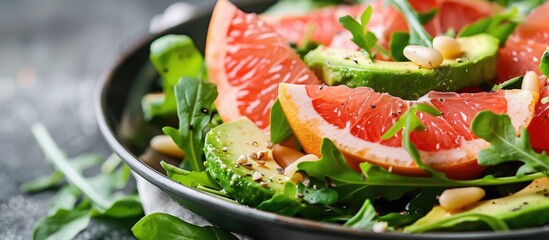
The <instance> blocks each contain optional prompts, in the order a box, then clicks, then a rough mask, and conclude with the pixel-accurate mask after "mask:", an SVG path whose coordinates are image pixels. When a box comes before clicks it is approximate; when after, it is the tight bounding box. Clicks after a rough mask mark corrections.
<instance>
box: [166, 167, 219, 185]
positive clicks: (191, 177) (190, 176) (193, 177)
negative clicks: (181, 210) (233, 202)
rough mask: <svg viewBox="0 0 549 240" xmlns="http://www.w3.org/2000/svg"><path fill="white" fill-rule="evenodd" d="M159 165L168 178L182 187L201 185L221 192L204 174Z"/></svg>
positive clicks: (208, 176)
mask: <svg viewBox="0 0 549 240" xmlns="http://www.w3.org/2000/svg"><path fill="white" fill-rule="evenodd" d="M160 165H161V166H162V168H164V170H166V173H167V174H168V178H170V179H172V180H174V181H176V182H178V183H181V184H183V185H184V186H187V187H190V188H196V187H197V186H199V185H201V186H204V187H208V188H211V189H215V190H218V191H219V190H222V189H221V187H220V186H219V185H218V184H217V183H216V182H215V181H214V180H212V178H211V177H210V175H208V174H207V173H206V172H191V171H187V170H185V169H181V168H178V167H176V166H174V165H171V164H169V163H166V162H164V161H161V162H160Z"/></svg>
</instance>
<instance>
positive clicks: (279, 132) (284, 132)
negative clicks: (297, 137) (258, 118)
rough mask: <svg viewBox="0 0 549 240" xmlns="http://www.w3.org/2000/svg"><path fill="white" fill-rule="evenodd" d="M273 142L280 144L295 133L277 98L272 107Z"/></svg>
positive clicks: (271, 129)
mask: <svg viewBox="0 0 549 240" xmlns="http://www.w3.org/2000/svg"><path fill="white" fill-rule="evenodd" d="M270 131H271V142H272V143H274V144H278V143H280V142H282V141H284V140H286V139H287V138H289V137H290V136H292V134H294V132H293V131H292V128H290V124H288V120H287V119H286V115H284V111H282V106H281V105H280V101H278V99H276V101H275V102H274V104H273V106H272V107H271V126H270Z"/></svg>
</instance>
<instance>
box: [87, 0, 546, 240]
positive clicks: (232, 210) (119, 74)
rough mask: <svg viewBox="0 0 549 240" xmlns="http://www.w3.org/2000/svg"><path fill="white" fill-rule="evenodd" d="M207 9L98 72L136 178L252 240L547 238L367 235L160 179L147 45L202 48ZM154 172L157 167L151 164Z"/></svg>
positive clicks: (121, 151) (106, 118)
mask: <svg viewBox="0 0 549 240" xmlns="http://www.w3.org/2000/svg"><path fill="white" fill-rule="evenodd" d="M236 3H237V5H239V7H241V8H242V9H244V10H245V11H248V12H260V11H263V10H264V9H265V8H266V7H267V6H269V5H270V4H272V3H273V1H270V0H261V1H259V0H256V1H240V2H236ZM212 7H213V6H208V7H204V8H201V9H198V11H197V12H196V14H195V15H194V16H193V17H192V18H191V19H190V20H188V21H186V22H185V23H182V24H180V25H178V26H176V27H174V28H171V29H168V30H167V31H165V32H163V33H160V34H156V35H150V36H147V37H145V38H143V39H141V40H140V41H138V42H137V43H136V44H134V45H133V46H131V47H130V48H128V50H127V51H126V52H124V53H123V54H121V56H120V57H119V58H118V59H117V60H116V61H115V63H114V64H113V65H112V67H111V68H110V69H108V70H107V71H106V73H105V74H104V76H103V78H102V80H101V85H100V88H99V91H98V95H97V96H98V98H97V102H96V111H97V115H98V122H99V126H100V129H101V131H102V133H103V135H104V137H105V138H106V140H107V141H108V143H109V144H110V146H111V148H112V149H113V150H114V151H115V152H116V153H117V154H118V155H119V156H120V157H121V158H122V159H123V160H124V161H125V162H126V164H127V165H128V166H129V167H130V168H131V169H132V170H133V171H134V172H135V173H137V174H139V175H140V176H142V177H143V178H144V179H146V180H147V181H149V182H151V183H152V184H154V185H156V186H157V187H159V188H160V189H162V190H163V191H165V192H166V193H168V194H169V195H170V196H171V197H172V198H173V199H174V200H175V201H177V202H179V203H181V204H182V205H184V206H185V207H187V208H189V209H190V210H192V211H193V212H195V213H197V214H199V215H201V216H203V217H204V218H206V219H208V220H209V221H210V222H212V223H213V224H216V225H218V226H220V227H222V228H225V229H228V230H230V231H234V232H239V233H243V234H246V235H249V236H251V237H253V238H255V239H273V240H274V239H301V240H308V239H311V240H324V239H326V240H329V239H549V229H545V228H532V229H522V230H515V231H510V232H496V233H494V232H462V233H431V234H422V235H409V234H408V235H404V234H400V233H373V232H366V231H359V230H354V229H349V228H344V227H341V226H339V225H335V224H327V223H319V222H314V221H310V220H304V219H299V218H291V217H285V216H280V215H277V214H273V213H268V212H263V211H259V210H256V209H252V208H249V207H245V206H242V205H238V204H235V203H231V202H227V201H225V200H222V199H219V198H216V197H213V196H210V195H207V194H204V193H202V192H198V191H196V190H194V189H190V188H187V187H184V186H182V185H180V184H178V183H176V182H173V181H171V180H170V179H168V178H166V177H165V176H164V174H163V173H161V172H159V171H158V170H155V165H154V164H150V163H149V164H146V162H144V161H143V160H141V159H140V158H139V157H138V156H140V155H142V154H143V153H145V152H146V146H147V144H148V141H149V139H150V138H151V137H152V136H154V134H157V133H159V132H160V127H161V126H162V125H163V124H169V121H167V122H166V121H160V122H153V123H152V124H150V123H145V122H144V120H143V115H142V113H141V107H140V101H141V98H142V97H143V96H144V95H145V94H146V93H147V92H150V91H151V90H152V89H157V88H158V86H156V85H155V84H156V81H155V80H156V79H157V78H158V76H157V74H156V72H155V70H154V69H153V67H152V65H151V64H150V63H149V60H148V55H149V45H150V43H151V41H153V40H154V39H156V38H157V37H159V36H161V35H165V34H186V35H189V36H190V37H192V38H193V39H194V41H195V42H196V44H197V46H198V47H199V48H200V49H202V50H203V49H204V43H205V38H206V32H207V26H208V23H209V18H210V14H211V9H212ZM156 169H158V168H157V166H156Z"/></svg>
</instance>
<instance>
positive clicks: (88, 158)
mask: <svg viewBox="0 0 549 240" xmlns="http://www.w3.org/2000/svg"><path fill="white" fill-rule="evenodd" d="M32 131H33V134H34V136H35V138H36V140H37V141H38V143H39V145H40V147H41V148H42V150H43V151H44V154H45V155H46V158H47V159H49V160H50V162H51V163H52V164H53V165H54V166H55V168H56V169H57V170H56V172H58V173H60V174H62V177H63V178H65V179H66V180H67V181H68V182H69V185H66V186H64V187H62V188H61V189H60V190H59V191H58V193H57V194H56V195H55V196H54V198H53V199H52V201H51V202H50V203H49V209H48V216H47V217H45V218H43V219H42V220H40V221H39V222H37V223H36V225H35V227H34V230H33V239H73V238H74V237H75V236H76V235H77V234H78V233H79V232H80V231H81V230H83V229H85V228H86V227H87V226H88V224H89V223H90V220H92V219H103V220H108V219H119V220H120V221H129V222H131V221H133V222H135V221H137V219H136V217H140V216H142V215H143V208H142V206H141V202H140V201H139V199H138V198H137V196H136V195H130V196H122V195H121V194H120V193H119V192H117V191H119V190H120V189H122V188H124V187H125V185H126V184H127V182H128V179H129V177H130V170H129V168H128V167H127V166H125V165H124V166H122V167H117V166H114V163H113V162H111V163H109V164H113V165H112V166H110V167H109V168H105V169H107V171H108V172H107V173H105V172H103V173H100V174H98V175H95V176H93V177H89V178H88V177H84V175H83V174H82V172H83V171H84V170H85V169H88V168H90V167H92V166H95V167H97V166H98V165H99V164H100V163H101V161H103V159H101V158H99V157H98V156H96V155H82V156H79V157H76V158H74V159H73V160H67V159H66V157H65V154H64V153H63V152H62V151H61V150H60V149H59V148H58V147H57V145H56V144H55V142H53V140H52V138H51V136H50V135H49V134H48V132H47V130H46V129H45V128H44V126H43V125H41V124H35V125H33V127H32ZM113 158H114V157H113ZM118 164H120V161H118Z"/></svg>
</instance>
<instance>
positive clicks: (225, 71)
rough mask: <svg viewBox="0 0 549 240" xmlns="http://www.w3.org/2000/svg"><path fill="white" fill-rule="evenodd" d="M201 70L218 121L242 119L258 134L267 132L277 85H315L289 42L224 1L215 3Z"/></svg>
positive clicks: (311, 75) (262, 22)
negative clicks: (210, 85) (212, 91)
mask: <svg viewBox="0 0 549 240" xmlns="http://www.w3.org/2000/svg"><path fill="white" fill-rule="evenodd" d="M206 64H207V68H208V74H209V77H210V79H211V81H212V82H214V83H215V84H216V85H217V89H218V92H219V95H218V97H217V100H216V107H217V109H218V111H219V115H220V116H221V118H222V119H223V121H231V120H234V119H237V118H239V117H240V116H247V117H248V118H250V120H252V121H253V122H254V123H255V124H256V125H258V126H259V127H260V128H262V129H266V128H267V127H268V126H269V114H270V112H269V111H270V109H271V106H272V105H273V103H274V101H275V99H276V97H277V91H278V83H280V82H287V83H296V84H320V81H319V80H318V79H317V78H316V76H315V75H314V73H313V72H312V71H311V70H309V69H308V68H307V66H306V65H305V64H304V63H303V62H302V61H301V59H300V58H299V56H298V55H297V54H296V53H295V52H294V51H293V50H292V49H291V48H290V46H289V44H288V41H286V40H285V39H284V38H283V37H282V36H280V35H279V34H278V33H276V32H275V31H274V29H273V28H272V27H271V26H269V25H267V24H266V23H265V22H264V21H262V20H260V19H259V18H258V17H257V16H256V15H255V14H246V13H244V12H242V11H240V10H239V9H237V8H236V7H235V6H234V5H233V4H231V3H230V2H229V1H227V0H220V1H218V2H217V5H216V6H215V9H214V11H213V15H212V19H211V21H210V26H209V29H208V36H207V40H206Z"/></svg>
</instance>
